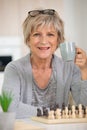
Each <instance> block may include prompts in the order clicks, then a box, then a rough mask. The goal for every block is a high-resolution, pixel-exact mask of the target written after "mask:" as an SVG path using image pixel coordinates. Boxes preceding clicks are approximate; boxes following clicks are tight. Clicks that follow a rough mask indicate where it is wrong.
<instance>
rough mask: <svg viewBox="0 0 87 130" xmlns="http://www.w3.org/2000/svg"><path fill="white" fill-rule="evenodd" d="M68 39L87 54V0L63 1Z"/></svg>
mask: <svg viewBox="0 0 87 130" xmlns="http://www.w3.org/2000/svg"><path fill="white" fill-rule="evenodd" d="M63 1H64V10H65V11H64V20H65V32H66V38H67V39H68V40H70V41H74V42H76V44H77V45H78V46H79V47H81V48H83V49H84V50H86V52H87V27H86V26H87V25H86V24H87V0H63Z"/></svg>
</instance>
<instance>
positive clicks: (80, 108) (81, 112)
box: [78, 104, 83, 118]
mask: <svg viewBox="0 0 87 130" xmlns="http://www.w3.org/2000/svg"><path fill="white" fill-rule="evenodd" d="M78 107H79V114H78V117H79V118H82V117H83V111H82V105H81V104H79V106H78Z"/></svg>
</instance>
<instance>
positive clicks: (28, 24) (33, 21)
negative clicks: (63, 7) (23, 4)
mask: <svg viewBox="0 0 87 130" xmlns="http://www.w3.org/2000/svg"><path fill="white" fill-rule="evenodd" d="M44 25H47V26H49V25H53V26H54V28H55V30H56V31H57V33H58V38H59V39H58V42H59V43H61V42H64V23H63V21H62V19H61V18H60V16H59V14H58V13H57V12H56V11H55V12H54V14H53V15H49V14H42V13H39V14H38V15H36V16H35V17H32V16H30V15H29V14H28V16H27V18H26V19H25V21H24V23H23V34H24V42H25V44H27V41H28V40H29V38H30V34H31V33H32V31H34V30H36V29H37V28H38V27H39V26H44Z"/></svg>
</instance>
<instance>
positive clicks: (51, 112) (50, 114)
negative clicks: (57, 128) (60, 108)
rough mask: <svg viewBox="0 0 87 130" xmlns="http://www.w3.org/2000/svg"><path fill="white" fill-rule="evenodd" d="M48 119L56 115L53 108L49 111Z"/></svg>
mask: <svg viewBox="0 0 87 130" xmlns="http://www.w3.org/2000/svg"><path fill="white" fill-rule="evenodd" d="M48 119H55V116H54V111H53V110H51V111H49V112H48Z"/></svg>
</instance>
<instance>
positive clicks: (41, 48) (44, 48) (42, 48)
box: [38, 47, 50, 50]
mask: <svg viewBox="0 0 87 130" xmlns="http://www.w3.org/2000/svg"><path fill="white" fill-rule="evenodd" d="M38 48H39V49H40V50H48V49H49V48H50V47H38Z"/></svg>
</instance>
